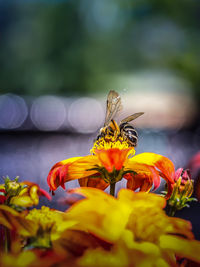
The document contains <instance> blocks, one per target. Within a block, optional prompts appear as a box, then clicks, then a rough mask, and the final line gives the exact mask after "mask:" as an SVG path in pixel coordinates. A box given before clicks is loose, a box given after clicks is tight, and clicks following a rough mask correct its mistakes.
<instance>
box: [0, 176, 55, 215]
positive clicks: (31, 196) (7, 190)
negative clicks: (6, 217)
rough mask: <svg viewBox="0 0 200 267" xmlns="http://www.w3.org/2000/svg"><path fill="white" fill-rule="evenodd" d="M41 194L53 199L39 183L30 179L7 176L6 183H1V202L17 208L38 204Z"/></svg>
mask: <svg viewBox="0 0 200 267" xmlns="http://www.w3.org/2000/svg"><path fill="white" fill-rule="evenodd" d="M40 196H45V197H46V198H47V199H49V200H50V199H51V196H50V195H49V194H48V193H47V192H46V191H45V190H43V189H41V188H40V187H39V186H38V185H37V184H35V183H32V182H28V181H24V182H19V181H18V177H16V178H15V179H14V180H11V179H10V178H9V177H6V179H5V184H1V185H0V203H1V204H3V203H4V204H6V205H9V206H12V207H13V208H15V209H17V210H21V209H23V208H27V207H32V206H34V205H38V203H39V197H40Z"/></svg>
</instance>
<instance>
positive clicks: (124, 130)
mask: <svg viewBox="0 0 200 267" xmlns="http://www.w3.org/2000/svg"><path fill="white" fill-rule="evenodd" d="M119 127H120V134H121V136H122V137H123V138H124V139H126V140H127V141H128V143H129V145H130V146H133V147H135V146H137V141H138V134H137V131H136V130H135V128H134V127H133V126H132V125H130V124H129V123H127V122H125V123H122V124H120V126H119Z"/></svg>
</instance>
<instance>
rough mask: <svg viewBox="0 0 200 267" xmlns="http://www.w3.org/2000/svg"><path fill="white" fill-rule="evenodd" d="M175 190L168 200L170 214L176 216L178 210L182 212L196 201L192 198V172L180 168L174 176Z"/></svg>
mask: <svg viewBox="0 0 200 267" xmlns="http://www.w3.org/2000/svg"><path fill="white" fill-rule="evenodd" d="M174 181H175V183H174V184H173V190H172V194H171V196H170V198H169V200H168V204H169V206H171V209H170V213H171V215H174V213H175V211H176V210H181V209H182V208H184V207H189V205H188V202H191V201H193V200H196V199H195V198H192V197H191V195H192V193H193V189H194V186H193V182H194V181H193V180H192V179H191V175H190V171H189V170H188V169H187V170H184V169H183V168H179V169H178V170H176V172H175V175H174Z"/></svg>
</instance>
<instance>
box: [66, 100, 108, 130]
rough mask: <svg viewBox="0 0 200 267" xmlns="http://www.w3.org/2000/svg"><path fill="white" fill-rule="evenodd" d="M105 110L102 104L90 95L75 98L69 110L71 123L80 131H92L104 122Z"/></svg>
mask: <svg viewBox="0 0 200 267" xmlns="http://www.w3.org/2000/svg"><path fill="white" fill-rule="evenodd" d="M103 120H104V111H103V108H102V106H101V104H100V103H99V102H98V101H97V100H95V99H93V98H88V97H83V98H80V99H77V100H75V101H74V102H73V103H72V104H71V106H70V108H69V111H68V121H69V123H70V125H71V126H72V127H73V128H74V129H75V130H76V131H77V132H79V133H92V132H95V131H97V130H98V129H99V128H100V127H101V126H102V124H103Z"/></svg>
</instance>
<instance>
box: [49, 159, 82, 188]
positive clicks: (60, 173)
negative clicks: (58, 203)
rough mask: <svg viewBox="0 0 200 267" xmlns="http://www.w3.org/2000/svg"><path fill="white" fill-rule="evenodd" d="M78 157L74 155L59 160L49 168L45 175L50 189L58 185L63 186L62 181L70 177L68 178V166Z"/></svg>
mask: <svg viewBox="0 0 200 267" xmlns="http://www.w3.org/2000/svg"><path fill="white" fill-rule="evenodd" d="M80 158H81V157H74V158H70V159H67V160H63V161H60V162H58V163H56V164H55V165H54V166H53V167H52V168H51V170H50V172H49V174H48V177H47V183H48V185H49V187H50V190H56V189H57V188H58V187H59V186H60V185H61V186H62V187H63V188H64V182H66V181H70V179H68V167H69V166H70V165H71V164H72V163H73V162H74V161H76V160H78V159H80ZM77 178H78V177H77Z"/></svg>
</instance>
